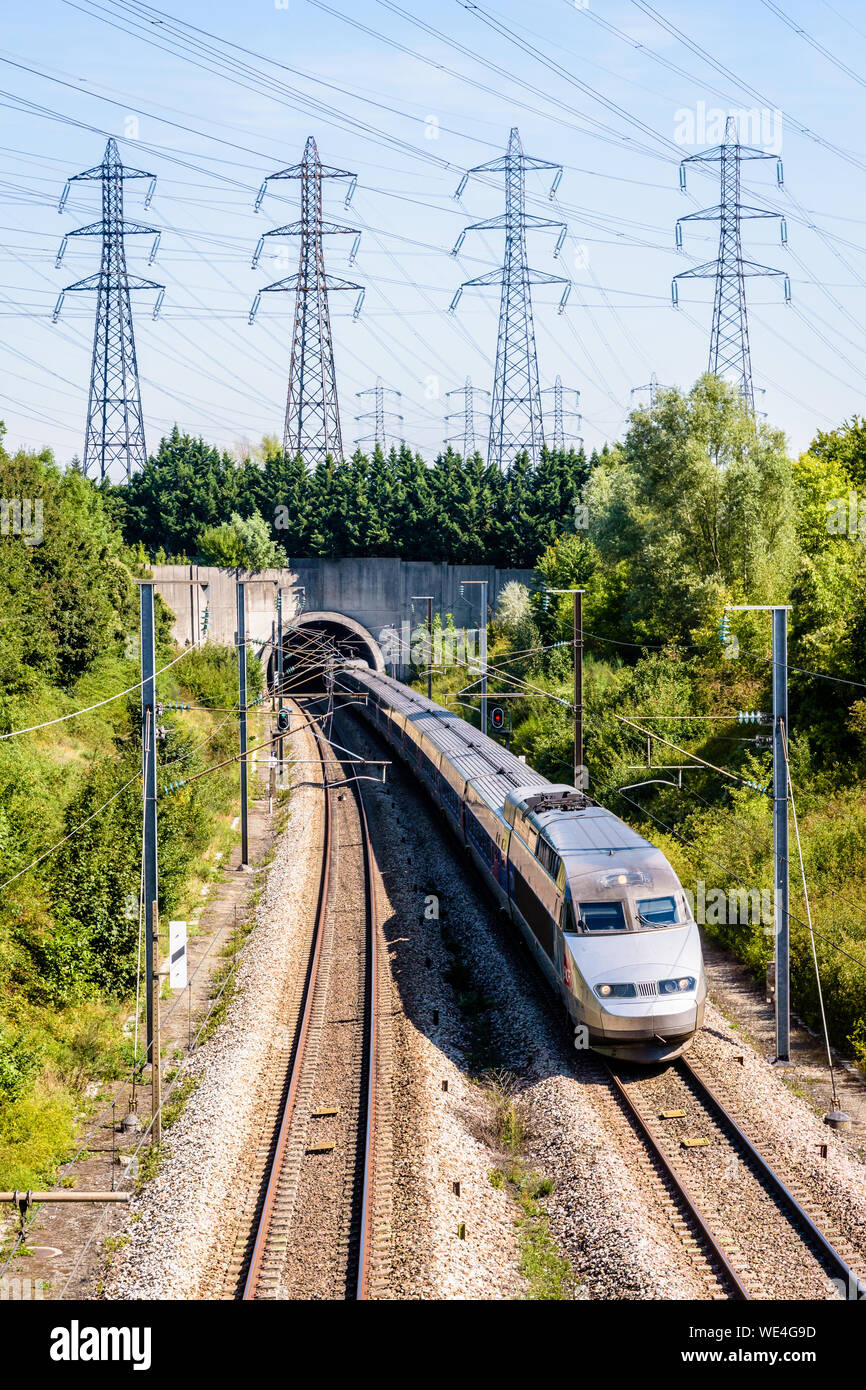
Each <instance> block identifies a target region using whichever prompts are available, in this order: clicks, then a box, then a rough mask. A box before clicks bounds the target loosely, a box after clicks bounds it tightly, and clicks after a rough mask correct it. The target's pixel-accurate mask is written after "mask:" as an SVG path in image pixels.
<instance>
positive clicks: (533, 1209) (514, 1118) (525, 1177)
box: [483, 1070, 576, 1301]
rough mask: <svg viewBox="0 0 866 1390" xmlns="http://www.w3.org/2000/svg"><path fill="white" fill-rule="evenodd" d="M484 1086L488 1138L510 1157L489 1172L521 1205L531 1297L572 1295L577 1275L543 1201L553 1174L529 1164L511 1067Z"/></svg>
mask: <svg viewBox="0 0 866 1390" xmlns="http://www.w3.org/2000/svg"><path fill="white" fill-rule="evenodd" d="M483 1088H484V1090H485V1091H486V1093H487V1100H488V1106H489V1138H490V1140H491V1141H492V1145H495V1146H496V1147H498V1149H499V1151H500V1153H501V1154H502V1155H503V1157H505V1158H507V1160H508V1162H507V1163H506V1165H505V1166H504V1167H501V1168H493V1169H492V1170H491V1172H490V1173H489V1174H488V1180H489V1182H490V1185H491V1187H495V1188H496V1189H497V1190H500V1191H502V1190H505V1191H507V1192H508V1193H509V1195H510V1196H511V1197H512V1199H513V1201H514V1202H515V1205H516V1208H517V1216H516V1227H517V1248H518V1255H519V1261H520V1273H521V1274H522V1275H523V1278H524V1279H525V1280H526V1292H525V1294H524V1297H525V1298H527V1299H529V1300H533V1301H534V1300H540V1301H563V1300H570V1299H572V1298H573V1297H574V1288H575V1283H576V1280H575V1275H574V1271H573V1270H572V1268H571V1265H570V1264H569V1262H568V1260H567V1259H566V1258H565V1256H564V1255H563V1254H562V1252H561V1250H560V1249H559V1246H558V1245H557V1243H556V1239H555V1237H554V1236H553V1234H552V1233H551V1230H550V1220H549V1217H548V1215H547V1211H546V1210H545V1208H544V1206H543V1205H542V1202H543V1199H544V1198H545V1197H549V1196H550V1194H551V1193H552V1192H553V1179H552V1178H549V1177H547V1176H546V1175H544V1174H543V1173H539V1172H537V1171H536V1170H535V1169H534V1168H527V1167H526V1166H525V1161H524V1148H525V1145H526V1141H527V1131H526V1121H525V1116H524V1112H523V1108H522V1106H521V1104H520V1101H519V1099H518V1097H517V1095H516V1090H515V1084H514V1081H513V1079H512V1078H511V1077H510V1076H509V1075H508V1073H507V1072H504V1071H501V1070H498V1071H493V1072H490V1073H488V1075H487V1076H486V1077H485V1078H484V1082H483Z"/></svg>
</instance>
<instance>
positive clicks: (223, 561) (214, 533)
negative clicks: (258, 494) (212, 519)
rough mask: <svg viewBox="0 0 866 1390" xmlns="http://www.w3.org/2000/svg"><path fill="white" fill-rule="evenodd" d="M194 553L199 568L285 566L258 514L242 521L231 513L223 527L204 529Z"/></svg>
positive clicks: (284, 561)
mask: <svg viewBox="0 0 866 1390" xmlns="http://www.w3.org/2000/svg"><path fill="white" fill-rule="evenodd" d="M198 554H199V559H200V561H201V563H202V564H203V565H223V566H225V567H232V568H234V567H236V566H237V567H239V568H241V569H245V570H263V569H270V568H279V567H281V566H283V565H287V564H288V557H287V555H286V552H285V551H284V550H283V549H282V547H281V546H279V545H275V544H274V542H273V541H272V540H271V537H270V532H269V528H268V525H267V522H266V521H265V520H264V518H263V517H262V515H261V513H259V512H253V514H252V516H250V517H246V518H244V517H242V516H239V515H238V513H237V512H233V513H232V518H231V521H229V522H226V523H225V524H224V525H222V526H209V527H206V528H205V530H204V531H202V533H201V535H200V537H199V541H198Z"/></svg>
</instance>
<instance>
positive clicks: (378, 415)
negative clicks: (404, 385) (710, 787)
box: [355, 377, 403, 453]
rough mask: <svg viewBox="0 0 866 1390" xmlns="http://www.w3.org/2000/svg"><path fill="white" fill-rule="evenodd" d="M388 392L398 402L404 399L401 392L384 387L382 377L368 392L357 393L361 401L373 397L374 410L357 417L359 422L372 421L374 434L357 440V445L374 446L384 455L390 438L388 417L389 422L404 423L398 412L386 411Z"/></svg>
mask: <svg viewBox="0 0 866 1390" xmlns="http://www.w3.org/2000/svg"><path fill="white" fill-rule="evenodd" d="M386 391H387V393H388V395H389V396H396V398H397V400H398V401H400V400H402V398H403V397H402V393H401V392H400V391H394V390H393V389H392V388H391V387H390V386H383V385H382V378H381V377H377V378H376V385H375V386H370V387H369V388H368V389H367V390H366V391H356V392H355V395H356V396H357V398H358V400H359V401H360V400H363V398H364V396H372V397H373V409H372V410H368V411H366V412H365V413H364V414H363V415H356V416H355V419H356V420H357V421H359V422H360V421H362V420H372V421H373V433H372V434H365V435H364V436H363V437H362V438H361V439H356V440H355V443H356V445H358V446H360V445H361V444H372V445H373V448H374V449H381V450H382V452H383V453H384V452H385V450H386V448H387V447H388V436H387V433H386V430H385V420H386V417H387V418H388V419H389V420H396V421H397V423H398V424H399V425H402V423H403V416H402V415H400V414H399V412H398V411H396V410H386V409H385V392H386Z"/></svg>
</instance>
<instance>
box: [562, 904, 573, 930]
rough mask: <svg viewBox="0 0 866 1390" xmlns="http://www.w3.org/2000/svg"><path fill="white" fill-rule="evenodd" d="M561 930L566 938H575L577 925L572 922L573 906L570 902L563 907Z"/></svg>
mask: <svg viewBox="0 0 866 1390" xmlns="http://www.w3.org/2000/svg"><path fill="white" fill-rule="evenodd" d="M562 930H563V931H564V932H565V934H566V936H577V923H576V922H575V920H574V904H573V903H572V902H568V903H566V905H565V915H564V917H563V919H562Z"/></svg>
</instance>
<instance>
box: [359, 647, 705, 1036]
mask: <svg viewBox="0 0 866 1390" xmlns="http://www.w3.org/2000/svg"><path fill="white" fill-rule="evenodd" d="M337 681H338V685H340V686H343V687H345V688H348V689H351V690H353V691H356V692H358V693H361V694H365V695H366V696H367V700H366V702H365V703H364V704H359V708H360V710H361V712H362V713H363V714H365V715H366V717H367V718H368V719H369V720H370V722H371V723H372V724H374V725H375V727H376V728H378V729H379V731H380V732H381V733H382V734H383V735H384V736H385V738H386V739H387V740H388V742H389V743H390V744H392V745H393V747H394V748H395V749H396V751H397V752H398V753H399V754H400V756H401V757H402V758H403V759H404V760H405V761H406V762H407V763H408V764H409V767H410V768H411V769H412V771H413V772H414V774H415V775H416V776H417V778H418V780H419V781H420V783H421V784H422V786H423V787H424V788H425V790H426V791H427V792H428V793H429V795H430V796H431V797H432V798H433V800H434V801H435V803H436V804H437V806H438V807H439V809H440V810H441V812H442V814H443V816H444V818H445V820H446V822H447V823H448V824H449V825H450V827H451V829H452V831H453V832H454V833H455V834H456V835H457V837H458V838H459V840H460V841H461V842H462V843H463V844H464V845H465V846H466V849H467V850H468V852H469V854H470V855H471V856H472V858H473V860H474V861H475V864H476V865H477V867H478V869H479V871H480V873H481V875H482V877H483V879H484V881H485V883H486V884H487V886H488V888H489V889H490V890H491V891H492V892H493V894H494V896H495V898H496V899H497V901H498V902H499V904H500V906H501V907H502V908H503V909H504V910H505V911H506V912H507V913H508V915H509V916H510V917H511V918H512V920H513V921H514V922H515V924H516V925H517V927H518V928H519V929H520V931H521V932H522V934H523V936H524V937H525V939H526V941H527V942H528V945H529V949H530V951H531V952H532V954H533V956H534V957H535V959H536V961H537V962H538V965H539V966H540V968H541V970H542V971H543V973H544V975H545V976H546V977H547V979H548V980H549V982H550V984H551V985H552V986H553V988H554V990H555V991H556V993H557V994H558V995H559V996H560V997H561V998H562V1000H563V1002H564V1003H565V1006H566V1008H567V1010H568V1013H569V1016H570V1018H571V1020H572V1023H573V1024H574V1028H575V1045H576V1046H588V1047H591V1048H594V1049H595V1050H596V1051H599V1052H603V1053H606V1054H607V1055H609V1056H612V1057H618V1058H621V1059H628V1060H631V1061H639V1062H663V1061H667V1060H669V1059H671V1058H674V1057H677V1056H679V1055H680V1053H681V1052H683V1051H684V1050H685V1048H687V1047H688V1045H689V1043H690V1042H691V1040H692V1038H693V1037H694V1034H695V1032H696V1030H697V1029H698V1028H700V1027H701V1024H702V1021H703V1013H704V999H705V997H706V983H705V979H704V970H703V960H702V955H701V944H700V937H699V934H698V928H697V926H696V924H695V922H694V919H693V917H692V914H691V911H690V908H689V903H688V900H687V898H686V895H685V893H684V892H683V888H682V885H681V884H680V881H679V879H678V878H677V876H676V874H675V873H674V871H673V869H672V868H671V866H670V864H669V863H668V861H667V859H666V858H665V856H664V855H663V854H662V853H661V851H660V850H658V849H656V848H655V846H654V845H652V844H650V842H649V841H648V840H645V839H644V838H643V836H642V835H639V834H638V833H637V832H636V831H635V830H633V829H632V828H631V826H630V825H627V824H626V823H625V822H624V821H622V820H620V819H619V817H618V816H615V815H613V813H612V812H610V811H608V810H606V809H605V808H604V807H603V806H599V805H597V804H596V803H595V802H593V801H592V799H591V798H590V797H589V796H586V795H585V794H584V793H582V792H579V791H577V790H576V789H575V788H574V787H571V786H563V785H560V784H553V783H551V782H548V781H547V780H546V778H544V777H542V776H541V775H540V774H539V773H537V772H535V771H534V770H533V769H532V768H529V767H527V766H526V764H525V763H523V762H521V761H520V759H519V758H516V757H515V756H514V755H513V754H511V753H508V752H506V751H505V749H504V748H502V747H501V746H500V745H499V744H498V743H496V742H495V740H493V739H491V738H488V737H487V735H486V734H482V733H480V732H479V731H478V730H477V729H474V728H472V727H471V725H469V724H467V723H466V721H465V720H463V719H461V718H460V717H459V715H456V714H454V713H452V712H451V711H449V710H446V709H443V708H442V706H441V705H437V704H434V703H433V702H432V701H430V700H427V699H426V698H425V697H424V696H422V695H419V694H418V693H417V692H415V691H414V690H411V689H409V687H408V686H405V685H402V684H400V682H398V681H396V680H392V679H391V678H390V677H389V676H385V675H381V674H378V673H376V672H374V671H371V670H370V669H369V668H367V667H364V666H362V664H361V663H360V662H358V663H355V662H353V663H351V664H350V665H349V666H347V667H346V668H345V669H343V670H342V671H340V673H339V674H338V676H337Z"/></svg>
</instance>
